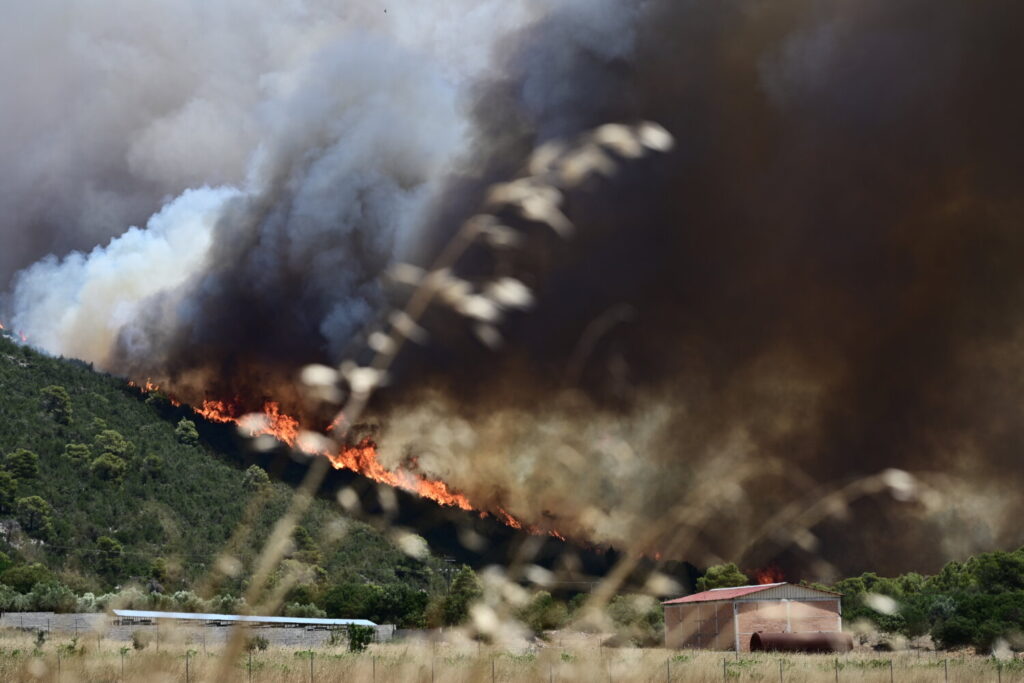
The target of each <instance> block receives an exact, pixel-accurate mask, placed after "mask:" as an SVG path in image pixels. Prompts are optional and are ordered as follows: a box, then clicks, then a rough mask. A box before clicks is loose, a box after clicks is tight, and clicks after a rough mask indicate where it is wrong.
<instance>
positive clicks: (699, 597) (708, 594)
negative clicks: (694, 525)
mask: <svg viewBox="0 0 1024 683" xmlns="http://www.w3.org/2000/svg"><path fill="white" fill-rule="evenodd" d="M790 585H791V584H789V583H787V582H786V581H782V582H779V583H764V584H760V585H757V586H735V587H732V588H712V589H711V590H709V591H704V592H703V593H694V594H693V595H687V596H686V597H682V598H676V599H675V600H667V601H665V602H663V603H661V604H663V605H679V604H683V603H688V602H717V601H720V600H734V599H735V598H741V597H743V596H745V595H750V594H752V593H760V592H761V591H767V590H772V589H775V588H779V587H780V586H790ZM800 588H802V589H805V590H807V591H813V592H814V593H818V594H821V595H839V593H832V592H830V591H823V590H818V589H817V588H810V587H808V586H800ZM779 597H783V596H779Z"/></svg>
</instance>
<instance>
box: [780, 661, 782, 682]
mask: <svg viewBox="0 0 1024 683" xmlns="http://www.w3.org/2000/svg"><path fill="white" fill-rule="evenodd" d="M779 683H782V660H781V659H780V660H779Z"/></svg>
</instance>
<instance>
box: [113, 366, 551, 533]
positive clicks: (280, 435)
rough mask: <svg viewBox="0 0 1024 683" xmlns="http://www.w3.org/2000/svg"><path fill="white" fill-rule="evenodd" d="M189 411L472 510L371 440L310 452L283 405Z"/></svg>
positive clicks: (508, 519) (210, 405) (502, 514)
mask: <svg viewBox="0 0 1024 683" xmlns="http://www.w3.org/2000/svg"><path fill="white" fill-rule="evenodd" d="M128 385H129V386H131V387H135V388H137V389H140V390H142V391H143V392H145V393H147V394H148V393H152V392H155V391H159V390H160V386H159V385H158V384H155V383H154V382H153V381H152V380H151V379H146V381H145V382H144V383H143V384H137V383H136V382H133V381H129V382H128ZM168 400H169V401H170V402H171V403H172V404H173V405H175V406H179V405H181V403H180V402H178V401H175V400H174V399H173V398H168ZM192 410H193V411H194V412H195V413H196V414H197V415H201V416H202V417H203V418H205V419H207V420H209V421H210V422H219V423H221V424H235V425H237V426H238V428H239V429H240V430H241V431H242V432H243V433H244V434H246V435H247V436H250V437H259V436H271V437H273V438H275V439H277V440H278V441H280V442H281V443H284V444H286V445H288V446H289V447H291V448H298V449H300V450H303V451H304V452H306V453H308V454H310V455H322V456H324V457H326V458H327V459H328V460H330V461H331V465H333V466H334V468H335V469H339V470H340V469H346V470H351V471H352V472H356V473H357V474H360V475H362V476H364V477H367V478H368V479H372V480H373V481H376V482H379V483H381V484H387V485H388V486H392V487H394V488H399V489H402V490H403V491H408V492H409V493H414V494H416V495H418V496H420V497H422V498H427V499H429V500H432V501H434V502H435V503H438V504H439V505H444V506H448V507H457V508H459V509H462V510H467V511H469V510H475V509H476V508H474V507H473V504H472V503H471V502H470V501H469V499H468V498H467V497H466V496H464V495H462V494H461V493H456V492H454V491H452V490H451V489H450V488H448V485H447V484H445V483H444V482H443V481H437V480H434V479H426V478H424V477H422V476H420V475H418V474H416V473H415V472H411V471H409V470H404V469H402V470H389V469H387V468H385V467H384V466H383V465H382V464H381V463H380V461H379V460H378V459H377V445H376V444H375V443H374V442H373V441H371V440H370V439H364V440H363V441H362V442H360V443H359V444H357V445H354V446H342V447H341V448H340V450H338V451H337V452H333V451H328V450H323V449H318V448H316V447H313V448H310V447H308V445H307V444H306V443H304V441H303V440H302V439H301V438H300V437H301V434H302V429H301V427H300V425H299V421H298V420H297V419H295V418H294V417H292V416H291V415H287V414H285V413H283V412H281V405H280V404H279V403H277V402H276V401H265V402H264V403H263V410H262V412H260V413H256V414H240V412H241V411H240V410H239V409H238V407H237V406H236V405H235V404H233V403H229V402H227V401H215V400H205V401H203V403H202V405H201V406H199V407H198V408H193V409H192ZM342 419H343V418H341V417H338V418H335V420H334V422H332V423H331V424H330V426H328V428H327V431H328V432H331V431H334V430H335V429H336V428H337V427H338V425H339V424H340V422H341V421H342ZM487 514H488V513H487V512H484V511H481V512H480V516H481V517H486V516H487ZM492 514H493V515H494V516H495V517H496V518H497V519H498V520H500V521H501V522H503V523H504V524H506V525H508V526H510V527H512V528H513V529H525V530H526V531H527V532H529V533H531V534H536V535H543V534H547V535H550V536H553V537H555V538H557V539H560V540H562V541H564V540H565V536H563V535H562V534H560V533H558V532H557V531H555V530H553V529H541V528H540V527H537V526H532V525H530V526H525V527H524V526H523V523H522V522H520V521H519V520H517V519H516V518H515V517H513V516H512V515H511V514H509V513H508V512H507V511H505V510H504V509H502V508H500V507H499V508H497V509H496V510H495V511H494V512H493V513H492Z"/></svg>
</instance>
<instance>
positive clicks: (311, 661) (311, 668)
mask: <svg viewBox="0 0 1024 683" xmlns="http://www.w3.org/2000/svg"><path fill="white" fill-rule="evenodd" d="M309 683H313V650H310V651H309Z"/></svg>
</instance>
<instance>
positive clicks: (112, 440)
mask: <svg viewBox="0 0 1024 683" xmlns="http://www.w3.org/2000/svg"><path fill="white" fill-rule="evenodd" d="M93 445H95V446H96V450H97V451H98V452H99V453H100V454H103V453H109V454H110V455H115V456H117V457H119V458H124V457H126V456H127V455H128V452H129V451H130V450H131V449H132V442H131V441H128V440H127V439H125V438H124V437H123V436H121V433H120V432H118V431H116V430H114V429H104V430H103V431H101V432H100V433H99V434H97V435H96V438H95V439H93Z"/></svg>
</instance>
